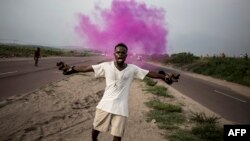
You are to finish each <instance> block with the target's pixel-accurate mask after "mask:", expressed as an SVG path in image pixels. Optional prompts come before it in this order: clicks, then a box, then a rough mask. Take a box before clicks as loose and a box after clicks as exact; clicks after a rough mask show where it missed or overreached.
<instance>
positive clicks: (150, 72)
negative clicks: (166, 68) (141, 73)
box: [146, 71, 165, 80]
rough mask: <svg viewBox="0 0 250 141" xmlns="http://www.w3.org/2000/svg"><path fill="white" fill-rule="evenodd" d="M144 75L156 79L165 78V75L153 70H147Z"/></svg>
mask: <svg viewBox="0 0 250 141" xmlns="http://www.w3.org/2000/svg"><path fill="white" fill-rule="evenodd" d="M146 76H147V77H150V78H156V79H162V80H164V79H165V75H163V74H159V73H156V72H153V71H149V72H148V74H147V75H146Z"/></svg>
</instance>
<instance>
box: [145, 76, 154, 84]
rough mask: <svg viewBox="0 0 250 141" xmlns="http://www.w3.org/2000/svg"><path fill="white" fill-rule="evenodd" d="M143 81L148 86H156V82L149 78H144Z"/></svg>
mask: <svg viewBox="0 0 250 141" xmlns="http://www.w3.org/2000/svg"><path fill="white" fill-rule="evenodd" d="M143 81H144V82H145V83H146V84H147V85H148V86H155V85H156V84H157V81H154V80H153V79H151V78H149V77H147V76H146V77H145V78H144V79H143Z"/></svg>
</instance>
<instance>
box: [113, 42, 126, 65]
mask: <svg viewBox="0 0 250 141" xmlns="http://www.w3.org/2000/svg"><path fill="white" fill-rule="evenodd" d="M114 56H115V60H116V62H117V64H122V63H124V62H125V60H126V58H127V50H126V48H125V47H122V46H118V47H116V48H115V53H114Z"/></svg>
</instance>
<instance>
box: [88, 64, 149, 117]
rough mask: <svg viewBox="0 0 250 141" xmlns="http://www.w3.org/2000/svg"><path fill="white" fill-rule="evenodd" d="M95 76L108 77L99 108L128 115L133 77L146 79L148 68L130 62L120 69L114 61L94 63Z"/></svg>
mask: <svg viewBox="0 0 250 141" xmlns="http://www.w3.org/2000/svg"><path fill="white" fill-rule="evenodd" d="M92 68H93V69H94V72H95V77H101V76H104V77H105V78H106V88H105V92H104V94H103V97H102V99H101V101H100V102H99V103H98V105H97V108H98V109H101V110H103V111H106V112H109V113H113V114H117V115H122V116H126V117H128V95H129V90H130V86H131V83H132V80H133V78H139V79H141V80H142V79H144V77H145V76H146V75H147V74H148V72H149V71H148V70H144V69H141V68H139V67H138V66H136V65H133V64H128V65H127V67H126V68H125V69H123V70H122V71H119V70H118V69H117V68H116V67H115V64H114V62H113V61H112V62H104V63H101V64H98V65H92Z"/></svg>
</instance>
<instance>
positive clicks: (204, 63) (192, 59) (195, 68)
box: [162, 53, 250, 86]
mask: <svg viewBox="0 0 250 141" xmlns="http://www.w3.org/2000/svg"><path fill="white" fill-rule="evenodd" d="M162 62H164V63H171V64H172V65H173V66H175V67H178V68H180V69H183V70H187V71H191V72H195V73H199V74H204V75H208V76H212V77H215V78H219V79H223V80H227V81H230V82H234V83H238V84H242V85H246V86H250V59H249V58H248V55H247V54H245V56H244V57H241V58H235V57H226V55H225V54H221V55H220V56H213V57H197V56H194V55H193V54H191V53H179V54H173V55H171V57H170V58H166V60H163V61H162Z"/></svg>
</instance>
